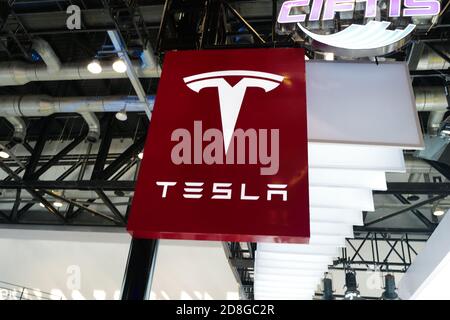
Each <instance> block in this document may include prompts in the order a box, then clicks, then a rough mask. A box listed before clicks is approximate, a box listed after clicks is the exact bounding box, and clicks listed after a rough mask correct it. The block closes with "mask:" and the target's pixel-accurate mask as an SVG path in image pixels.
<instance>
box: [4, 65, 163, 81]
mask: <svg viewBox="0 0 450 320" xmlns="http://www.w3.org/2000/svg"><path fill="white" fill-rule="evenodd" d="M87 65H88V62H81V63H80V62H77V63H65V64H62V65H61V68H60V69H59V71H55V70H54V69H53V68H51V69H49V68H48V67H47V66H46V65H42V64H39V65H36V64H27V63H22V62H6V63H0V86H16V85H24V84H27V83H28V82H31V81H64V80H92V79H118V78H126V77H127V74H126V73H118V72H116V71H114V69H113V68H112V65H104V66H103V70H102V72H101V73H98V74H93V73H90V72H89V71H88V70H87V68H86V66H87ZM133 68H134V69H135V71H136V74H137V75H138V77H139V78H157V77H159V75H160V74H161V71H160V69H159V67H155V68H142V67H141V63H140V62H139V61H134V62H133Z"/></svg>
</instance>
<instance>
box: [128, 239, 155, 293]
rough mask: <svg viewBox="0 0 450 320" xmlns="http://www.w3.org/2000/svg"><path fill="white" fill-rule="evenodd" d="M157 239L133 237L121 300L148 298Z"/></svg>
mask: <svg viewBox="0 0 450 320" xmlns="http://www.w3.org/2000/svg"><path fill="white" fill-rule="evenodd" d="M157 251H158V240H150V239H137V238H133V240H132V241H131V245H130V253H129V255H128V262H127V268H126V270H125V277H124V281H123V286H122V300H147V299H149V298H150V289H151V286H152V278H153V272H154V270H155V264H156V254H157Z"/></svg>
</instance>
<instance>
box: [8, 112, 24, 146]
mask: <svg viewBox="0 0 450 320" xmlns="http://www.w3.org/2000/svg"><path fill="white" fill-rule="evenodd" d="M6 120H7V121H8V122H9V123H10V124H11V125H12V126H13V127H14V133H13V137H12V141H13V142H15V143H22V142H24V141H25V136H26V135H27V126H26V124H25V121H23V119H22V118H20V117H18V116H8V117H6Z"/></svg>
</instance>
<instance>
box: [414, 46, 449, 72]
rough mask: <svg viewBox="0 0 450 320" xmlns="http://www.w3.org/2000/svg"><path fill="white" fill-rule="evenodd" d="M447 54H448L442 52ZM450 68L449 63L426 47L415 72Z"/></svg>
mask: <svg viewBox="0 0 450 320" xmlns="http://www.w3.org/2000/svg"><path fill="white" fill-rule="evenodd" d="M444 53H446V54H449V53H450V52H447V51H444ZM448 68H450V63H448V61H446V60H445V59H443V58H442V57H441V56H439V55H438V54H437V53H436V52H434V51H433V50H431V49H430V48H428V47H424V49H423V54H422V56H421V57H420V59H419V63H418V64H417V68H416V70H444V69H448Z"/></svg>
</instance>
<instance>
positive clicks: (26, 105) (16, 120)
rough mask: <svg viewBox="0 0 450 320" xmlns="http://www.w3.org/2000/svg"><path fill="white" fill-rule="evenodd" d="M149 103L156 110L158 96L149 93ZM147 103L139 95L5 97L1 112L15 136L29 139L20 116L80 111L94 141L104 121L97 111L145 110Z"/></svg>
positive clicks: (0, 106)
mask: <svg viewBox="0 0 450 320" xmlns="http://www.w3.org/2000/svg"><path fill="white" fill-rule="evenodd" d="M147 99H148V104H149V105H150V107H151V109H153V104H154V96H148V97H147ZM144 108H146V103H144V102H141V101H139V99H138V98H137V97H135V96H108V97H50V96H44V95H38V96H4V97H2V99H1V100H0V110H1V115H2V116H4V117H5V118H6V120H8V121H9V122H10V123H11V124H12V125H13V126H14V139H16V141H17V142H22V141H23V140H24V139H25V135H26V127H25V123H24V122H23V120H22V119H21V118H20V117H45V116H49V115H51V114H54V113H79V114H80V115H81V116H82V117H83V118H84V120H85V121H86V123H87V124H88V127H89V133H88V137H87V139H88V140H89V141H91V142H95V141H97V140H98V138H99V136H100V124H99V121H98V119H97V117H96V116H95V114H94V112H118V111H121V110H125V111H130V112H137V111H144Z"/></svg>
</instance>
